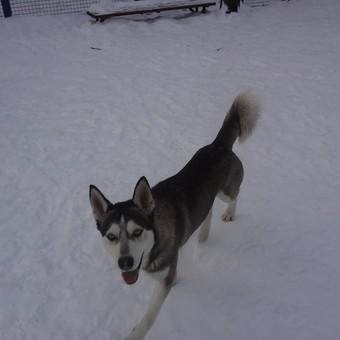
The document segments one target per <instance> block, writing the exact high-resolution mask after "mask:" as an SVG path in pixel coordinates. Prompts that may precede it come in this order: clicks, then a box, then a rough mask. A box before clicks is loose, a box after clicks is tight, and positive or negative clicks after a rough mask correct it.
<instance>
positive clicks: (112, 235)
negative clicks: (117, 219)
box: [106, 233, 116, 242]
mask: <svg viewBox="0 0 340 340" xmlns="http://www.w3.org/2000/svg"><path fill="white" fill-rule="evenodd" d="M106 237H107V238H108V239H109V240H110V241H111V242H113V241H114V240H115V239H116V236H115V235H114V234H112V233H110V234H108V235H107V236H106Z"/></svg>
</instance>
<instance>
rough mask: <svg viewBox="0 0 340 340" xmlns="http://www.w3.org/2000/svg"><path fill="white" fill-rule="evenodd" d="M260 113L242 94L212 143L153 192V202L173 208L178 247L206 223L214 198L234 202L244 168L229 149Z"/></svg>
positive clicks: (253, 101) (251, 99)
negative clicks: (169, 205) (163, 202)
mask: <svg viewBox="0 0 340 340" xmlns="http://www.w3.org/2000/svg"><path fill="white" fill-rule="evenodd" d="M259 111H260V105H259V102H258V101H257V99H256V97H254V96H253V95H252V94H251V93H250V92H244V93H241V94H240V95H239V96H237V97H236V99H235V100H234V102H233V104H232V106H231V108H230V110H229V112H228V113H227V115H226V117H225V120H224V122H223V125H222V127H221V129H220V131H219V133H218V135H217V137H216V138H215V140H214V141H213V142H212V143H211V144H209V145H207V146H205V147H203V148H201V149H200V150H198V151H197V152H196V154H195V155H194V156H193V157H192V159H191V160H190V161H189V162H188V163H187V165H186V166H185V167H184V168H183V169H182V170H181V171H180V172H178V173H177V174H176V175H174V176H172V177H170V178H168V179H166V180H164V181H162V182H160V183H158V184H157V185H156V186H155V187H153V188H152V194H153V196H154V198H155V200H156V201H158V202H162V201H166V202H168V203H170V204H171V206H172V207H173V210H174V214H175V216H176V217H175V219H176V225H175V228H176V229H178V230H176V233H175V234H176V235H178V237H181V239H180V240H179V243H180V244H184V243H185V242H186V240H187V238H188V237H189V236H190V235H191V234H192V233H193V232H194V231H195V230H196V229H197V228H198V227H199V226H200V224H201V223H202V222H203V221H204V220H205V218H206V217H207V215H208V213H209V211H210V209H211V207H212V205H213V202H214V199H215V197H216V195H219V197H221V198H222V199H225V200H227V201H236V198H237V195H238V193H239V189H240V185H241V182H242V180H243V167H242V163H241V161H240V160H239V158H238V157H237V156H236V155H235V153H234V152H233V151H232V146H233V144H234V142H235V140H236V139H237V138H239V140H240V141H241V142H242V141H244V140H246V139H247V138H248V137H249V136H250V135H251V133H252V132H253V130H254V128H255V126H256V122H257V119H258V117H259ZM231 217H233V216H231ZM230 219H231V218H230Z"/></svg>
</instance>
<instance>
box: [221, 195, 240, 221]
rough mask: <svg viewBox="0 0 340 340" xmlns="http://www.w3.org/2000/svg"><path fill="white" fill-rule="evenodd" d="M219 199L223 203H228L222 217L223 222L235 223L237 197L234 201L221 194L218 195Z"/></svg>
mask: <svg viewBox="0 0 340 340" xmlns="http://www.w3.org/2000/svg"><path fill="white" fill-rule="evenodd" d="M218 198H220V199H221V200H222V201H224V202H226V203H228V206H227V209H226V211H225V212H224V214H223V215H222V216H221V219H222V221H224V222H229V221H233V220H234V219H235V212H236V204H237V198H236V197H235V198H234V199H232V198H230V197H229V196H227V195H225V194H224V193H222V192H220V193H219V194H218Z"/></svg>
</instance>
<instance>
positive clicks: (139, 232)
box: [133, 229, 143, 237]
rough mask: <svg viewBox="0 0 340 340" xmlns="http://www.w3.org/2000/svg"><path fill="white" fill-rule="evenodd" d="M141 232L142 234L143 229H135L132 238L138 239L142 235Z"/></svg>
mask: <svg viewBox="0 0 340 340" xmlns="http://www.w3.org/2000/svg"><path fill="white" fill-rule="evenodd" d="M142 232H143V229H136V230H135V231H134V232H133V236H134V237H139V236H140V235H142Z"/></svg>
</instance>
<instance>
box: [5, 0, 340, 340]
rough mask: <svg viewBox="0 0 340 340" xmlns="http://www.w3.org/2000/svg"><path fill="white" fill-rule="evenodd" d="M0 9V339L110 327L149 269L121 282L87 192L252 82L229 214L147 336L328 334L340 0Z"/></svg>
mask: <svg viewBox="0 0 340 340" xmlns="http://www.w3.org/2000/svg"><path fill="white" fill-rule="evenodd" d="M183 13H184V12H182V11H180V12H167V13H165V14H162V15H156V17H158V19H156V17H155V16H135V17H132V18H124V19H123V18H119V19H112V20H111V19H110V20H107V21H105V23H97V24H93V23H91V21H90V20H89V18H88V17H87V16H85V15H80V14H72V15H62V16H55V17H53V16H46V17H13V18H7V19H2V20H0V41H1V53H0V62H1V72H0V89H1V90H0V102H1V107H0V114H1V124H0V131H1V134H0V143H1V148H0V156H1V167H0V185H1V193H2V195H1V200H0V212H1V220H2V223H1V238H0V263H1V265H0V301H1V313H0V338H1V339H2V340H13V339H16V340H21V339H25V340H30V339H32V340H33V339H34V340H42V339H44V340H45V339H50V340H54V339H55V340H57V339H58V340H59V339H60V340H65V339H74V340H76V339H79V340H84V339H91V340H99V339H100V340H104V339H105V340H106V339H115V340H121V339H123V338H124V336H126V335H127V334H128V333H129V331H130V330H131V329H132V328H133V327H134V326H135V325H136V323H137V321H138V320H139V319H140V317H141V316H142V314H143V312H144V310H145V308H146V304H147V303H148V301H149V298H150V295H151V293H152V289H153V286H154V284H153V281H152V280H150V279H149V278H148V277H147V276H146V275H143V274H142V275H140V279H139V281H138V282H137V283H136V284H135V285H133V286H131V287H130V286H127V285H125V283H124V282H123V280H122V278H121V275H120V273H119V270H118V269H117V268H116V266H115V264H114V263H113V261H112V259H111V258H110V257H109V255H108V254H107V253H106V252H105V249H104V247H103V245H102V240H101V236H100V233H99V232H98V231H97V230H96V228H95V224H94V221H93V219H92V216H91V211H90V206H89V202H88V185H89V184H95V185H97V186H98V187H99V188H100V189H101V190H102V191H103V192H104V193H105V195H106V196H107V197H108V198H110V199H111V200H112V201H113V202H116V201H119V200H125V199H128V198H130V197H131V195H132V191H133V189H134V186H135V183H136V182H137V180H138V179H139V178H140V177H141V176H142V175H145V176H146V177H147V178H148V180H149V182H150V184H156V183H157V182H158V181H159V180H161V179H164V178H166V177H168V176H170V175H172V174H174V173H175V172H177V171H178V170H179V169H181V167H182V166H183V165H184V164H185V163H186V162H187V161H188V160H189V158H190V157H191V156H192V154H193V153H194V152H195V151H196V150H197V149H198V148H199V147H201V146H203V145H205V144H207V143H209V142H210V141H212V139H213V138H214V137H215V135H216V133H217V131H218V129H219V128H220V126H221V123H222V121H223V118H224V115H225V113H226V111H227V109H228V108H229V106H230V104H231V103H232V100H233V98H234V97H235V96H236V95H237V94H238V93H239V92H240V91H242V90H245V89H248V88H253V89H254V90H255V91H256V93H257V94H258V96H259V97H260V98H261V100H262V103H263V113H262V117H261V121H260V123H259V126H258V128H257V130H256V131H255V133H254V135H253V136H252V137H251V139H249V140H247V141H246V142H245V143H244V144H238V143H236V144H235V148H234V149H235V151H236V152H237V154H238V155H239V157H240V158H241V160H242V161H243V164H244V167H245V180H244V183H243V185H242V188H241V194H240V197H239V203H238V208H237V212H236V219H235V221H233V222H231V223H227V224H225V223H223V222H222V221H221V220H220V215H221V214H222V213H223V211H224V208H225V205H224V203H222V202H220V201H216V203H215V206H214V215H213V223H212V224H213V225H212V230H211V235H210V238H209V239H208V241H207V242H206V243H205V244H203V245H199V244H198V243H197V240H196V236H197V235H194V236H193V237H192V239H191V240H190V241H189V242H188V244H187V245H186V246H185V247H183V249H182V250H181V253H180V259H179V268H178V270H179V273H178V274H179V282H178V284H177V286H176V287H174V289H173V290H172V291H171V292H170V295H169V297H168V299H167V300H166V302H165V304H164V305H163V308H162V310H161V312H160V314H159V317H158V319H157V320H156V323H155V325H154V327H153V328H152V329H151V331H150V333H149V334H148V336H147V339H149V340H156V339H165V340H177V339H195V340H206V339H216V340H224V339H228V340H257V339H259V340H260V339H261V340H292V339H294V340H314V339H318V340H334V339H336V337H337V336H338V334H340V323H339V314H340V265H339V263H340V228H339V218H340V209H339V202H340V175H339V169H340V154H339V146H340V116H339V108H340V96H339V93H340V81H339V79H340V58H339V54H340V21H339V17H340V3H339V2H338V1H337V0H324V1H322V2H321V1H319V0H309V1H302V0H292V1H290V2H286V1H284V2H281V1H271V4H270V5H269V6H265V7H256V8H251V7H247V6H241V11H240V12H239V13H238V14H235V13H233V14H231V15H225V10H221V11H219V10H218V9H217V7H216V8H215V9H213V10H211V11H210V12H209V13H207V14H206V15H202V14H201V15H190V16H188V15H184V14H183Z"/></svg>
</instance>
